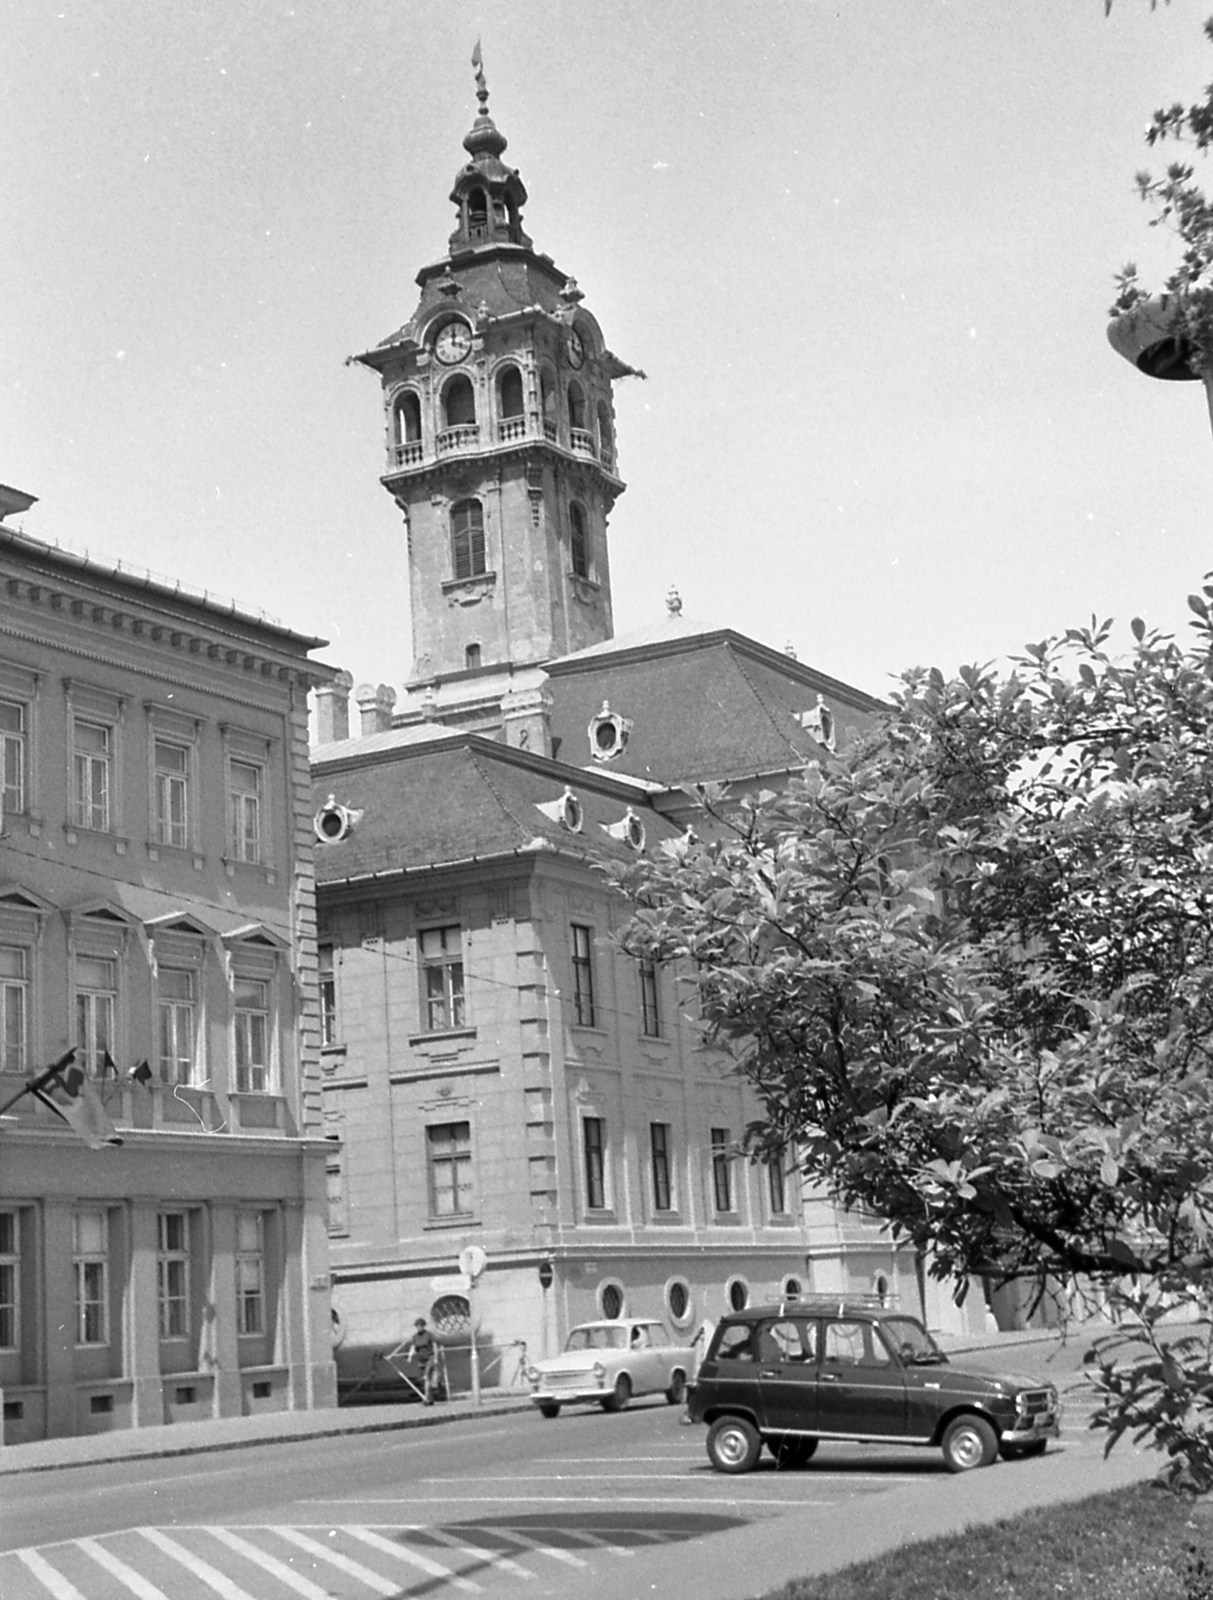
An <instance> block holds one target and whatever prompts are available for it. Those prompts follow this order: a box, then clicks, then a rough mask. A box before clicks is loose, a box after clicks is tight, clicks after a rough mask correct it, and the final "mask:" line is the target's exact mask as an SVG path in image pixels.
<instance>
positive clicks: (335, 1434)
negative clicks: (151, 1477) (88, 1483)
mask: <svg viewBox="0 0 1213 1600" xmlns="http://www.w3.org/2000/svg"><path fill="white" fill-rule="evenodd" d="M533 1410H534V1407H533V1406H532V1405H531V1403H530V1401H529V1400H525V1401H523V1400H518V1401H501V1402H499V1403H497V1402H494V1403H492V1404H490V1405H489V1406H487V1407H480V1408H479V1409H477V1410H475V1411H448V1412H447V1413H446V1414H445V1415H439V1416H421V1417H397V1418H393V1419H392V1420H391V1421H387V1420H383V1421H375V1420H368V1421H366V1422H361V1423H346V1424H345V1425H340V1424H334V1425H333V1426H331V1427H328V1426H324V1425H323V1424H322V1425H321V1426H320V1427H317V1428H302V1429H300V1430H299V1431H298V1432H283V1433H258V1434H250V1435H249V1436H248V1437H247V1438H230V1439H211V1440H205V1441H204V1440H198V1441H193V1442H190V1443H187V1444H172V1443H170V1442H168V1441H167V1440H166V1441H165V1443H164V1444H163V1445H157V1444H154V1443H152V1441H151V1440H150V1439H149V1440H148V1441H147V1445H148V1448H146V1449H144V1448H131V1449H128V1450H111V1452H110V1453H109V1454H98V1455H92V1454H90V1455H84V1456H80V1457H79V1459H75V1458H70V1457H64V1458H61V1459H59V1460H55V1461H28V1462H19V1461H10V1460H9V1459H8V1456H9V1451H15V1450H22V1449H25V1448H27V1447H26V1446H24V1445H19V1444H15V1445H8V1446H6V1447H5V1448H4V1449H2V1450H0V1478H5V1477H13V1476H15V1475H16V1474H17V1473H23V1472H64V1471H70V1470H72V1469H73V1468H77V1467H107V1466H114V1465H118V1464H121V1463H122V1462H124V1461H166V1460H170V1459H171V1458H173V1457H175V1456H200V1455H214V1454H216V1453H217V1452H218V1451H220V1450H251V1449H254V1448H255V1447H256V1446H257V1445H268V1444H306V1443H307V1442H308V1441H309V1440H311V1439H342V1438H349V1437H351V1436H353V1435H354V1434H359V1433H401V1432H404V1431H406V1430H408V1429H411V1428H437V1427H445V1426H449V1425H450V1424H451V1423H455V1422H477V1421H480V1420H482V1419H483V1418H485V1417H490V1416H491V1417H503V1416H514V1415H517V1414H519V1413H521V1412H523V1411H533ZM314 1414H315V1413H312V1415H314ZM136 1431H137V1430H124V1432H123V1434H122V1437H123V1438H126V1437H129V1436H130V1434H132V1433H134V1432H136ZM145 1431H146V1432H151V1430H150V1429H148V1430H145ZM94 1437H95V1436H94ZM79 1438H80V1435H78V1434H76V1435H71V1436H69V1437H68V1438H67V1439H65V1440H63V1441H62V1442H63V1443H64V1444H69V1443H73V1442H75V1441H76V1440H78V1439H79ZM51 1442H52V1441H49V1440H38V1441H36V1443H35V1445H34V1446H33V1448H37V1446H38V1445H42V1444H48V1443H51ZM138 1443H139V1445H140V1446H142V1444H143V1437H142V1435H141V1436H140V1438H139V1441H138Z"/></svg>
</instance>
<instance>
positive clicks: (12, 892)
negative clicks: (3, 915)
mask: <svg viewBox="0 0 1213 1600" xmlns="http://www.w3.org/2000/svg"><path fill="white" fill-rule="evenodd" d="M0 907H2V908H3V909H4V910H6V911H32V912H34V913H35V914H36V915H38V916H42V917H45V916H49V915H50V913H51V912H52V911H54V909H55V907H54V906H53V905H52V904H51V902H50V901H49V900H46V899H44V898H43V897H42V895H40V894H35V893H34V891H33V890H32V889H27V888H25V887H24V885H23V884H20V883H0Z"/></svg>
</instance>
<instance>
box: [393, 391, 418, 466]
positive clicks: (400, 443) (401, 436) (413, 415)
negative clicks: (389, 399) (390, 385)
mask: <svg viewBox="0 0 1213 1600" xmlns="http://www.w3.org/2000/svg"><path fill="white" fill-rule="evenodd" d="M392 444H393V445H394V446H395V450H396V460H397V463H398V464H401V465H403V464H405V463H407V462H410V461H420V460H421V401H420V400H419V399H418V398H417V396H416V395H415V394H414V393H413V391H412V390H411V389H406V390H405V391H404V392H403V394H398V395H397V396H396V399H395V401H394V402H393V404H392Z"/></svg>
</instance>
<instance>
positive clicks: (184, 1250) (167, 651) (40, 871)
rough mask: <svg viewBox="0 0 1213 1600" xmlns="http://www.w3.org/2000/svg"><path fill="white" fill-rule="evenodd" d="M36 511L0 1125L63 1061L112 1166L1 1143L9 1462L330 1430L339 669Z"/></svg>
mask: <svg viewBox="0 0 1213 1600" xmlns="http://www.w3.org/2000/svg"><path fill="white" fill-rule="evenodd" d="M30 504H31V497H30V496H28V495H22V494H19V493H18V492H17V491H15V490H9V489H4V488H0V576H2V579H3V582H2V585H0V752H2V762H0V772H2V776H3V833H2V836H0V1101H8V1100H12V1099H14V1097H15V1096H18V1095H20V1092H21V1091H22V1089H23V1088H24V1086H25V1085H26V1084H27V1083H28V1082H29V1081H30V1079H31V1077H32V1075H34V1074H35V1073H37V1072H38V1071H39V1070H40V1069H42V1068H45V1067H46V1066H47V1065H48V1064H50V1063H51V1062H53V1061H56V1060H57V1059H59V1058H61V1057H62V1056H64V1055H65V1054H66V1052H68V1051H69V1050H74V1051H75V1064H76V1065H77V1066H79V1067H81V1068H83V1071H84V1074H85V1078H86V1084H85V1087H84V1089H82V1090H81V1094H82V1096H85V1097H87V1101H88V1103H89V1104H90V1105H92V1106H94V1107H96V1106H98V1105H99V1106H100V1107H101V1112H102V1115H103V1116H105V1117H108V1118H109V1119H111V1121H112V1123H113V1124H115V1125H116V1127H117V1131H118V1134H119V1135H120V1136H121V1141H122V1142H121V1144H120V1145H113V1144H107V1145H103V1146H102V1147H101V1148H95V1149H94V1148H89V1147H88V1146H87V1145H86V1144H85V1143H83V1142H81V1140H80V1138H78V1137H77V1134H76V1133H75V1132H74V1131H73V1130H72V1128H71V1127H69V1126H68V1124H67V1123H65V1122H64V1121H63V1120H61V1119H60V1117H59V1116H57V1115H56V1114H55V1112H54V1111H53V1110H52V1109H50V1108H49V1107H48V1106H47V1105H45V1104H44V1103H42V1102H41V1101H40V1100H38V1099H35V1098H33V1097H32V1096H30V1095H29V1094H24V1095H21V1096H20V1098H16V1099H15V1100H14V1103H13V1104H12V1105H11V1107H10V1108H9V1110H8V1112H7V1114H6V1115H5V1117H4V1118H3V1120H2V1121H0V1389H2V1391H3V1406H4V1413H3V1415H4V1422H3V1438H4V1440H5V1441H7V1442H9V1443H16V1442H20V1441H23V1440H30V1439H39V1438H44V1437H48V1436H56V1435H63V1434H73V1433H86V1432H93V1431H98V1430H104V1429H110V1428H124V1427H145V1426H148V1425H153V1424H157V1423H163V1422H170V1421H182V1420H188V1419H194V1418H200V1417H210V1416H225V1415H239V1414H240V1413H242V1412H249V1411H259V1410H276V1409H283V1408H296V1407H306V1406H322V1405H331V1404H333V1403H334V1400H335V1382H334V1368H333V1363H332V1352H331V1334H330V1311H329V1301H328V1283H329V1280H328V1240H327V1230H326V1225H325V1224H326V1217H325V1145H324V1142H323V1139H322V1137H321V1131H322V1130H321V1108H320V1096H319V1092H318V1080H319V1070H318V1063H317V1045H318V1032H317V1029H318V1006H317V987H316V974H315V929H314V917H315V911H314V888H313V878H312V843H313V840H312V831H311V818H310V805H309V803H308V793H307V789H306V785H307V783H308V770H307V699H308V691H309V688H310V687H311V686H312V685H314V684H315V683H317V682H318V681H320V680H323V679H326V678H328V677H329V676H331V673H330V672H329V670H328V669H327V668H325V667H323V666H321V665H320V664H318V663H316V662H312V661H310V660H309V659H308V652H309V651H310V650H312V649H313V648H315V647H316V646H317V645H320V644H322V643H323V641H322V640H318V639H310V638H304V637H302V636H301V635H299V634H297V633H292V632H290V631H289V630H288V629H286V628H284V627H282V626H280V625H278V624H277V623H273V622H271V621H269V620H268V619H266V618H264V617H260V616H255V615H245V614H242V613H241V612H239V611H237V610H236V609H235V608H234V607H230V606H225V605H221V604H218V603H216V602H215V601H213V600H210V599H208V598H206V597H204V596H201V595H193V594H190V593H189V592H188V591H187V590H184V589H182V588H181V587H180V586H174V585H171V584H167V583H160V582H157V581H155V580H153V579H152V578H151V577H150V576H149V577H143V576H139V575H137V574H134V573H131V572H127V571H124V570H115V569H112V568H109V567H106V566H103V565H100V564H99V563H97V562H95V561H91V560H88V559H86V558H84V557H80V556H76V555H73V554H70V553H69V552H67V551H66V550H63V549H60V548H58V547H54V548H52V547H50V546H48V545H46V544H43V543H41V542H39V541H37V540H35V539H32V538H29V537H28V536H26V535H25V534H24V533H23V532H20V531H18V530H17V529H16V528H15V527H14V526H13V525H12V524H11V522H6V521H4V520H3V518H4V517H5V516H6V515H7V516H11V515H12V514H13V513H15V512H20V511H23V510H25V509H26V508H27V507H28V506H29V505H30ZM141 1063H146V1066H141V1065H140V1064H141ZM133 1068H138V1069H139V1071H138V1075H137V1076H135V1077H131V1076H130V1075H129V1074H130V1073H131V1070H132V1069H133ZM48 1091H49V1092H50V1093H51V1095H52V1098H54V1096H55V1093H56V1090H55V1086H54V1085H53V1084H51V1085H48Z"/></svg>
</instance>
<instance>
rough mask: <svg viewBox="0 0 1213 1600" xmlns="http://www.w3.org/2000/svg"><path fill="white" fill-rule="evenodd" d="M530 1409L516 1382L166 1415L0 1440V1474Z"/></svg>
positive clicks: (238, 1447)
mask: <svg viewBox="0 0 1213 1600" xmlns="http://www.w3.org/2000/svg"><path fill="white" fill-rule="evenodd" d="M531 1409H532V1406H531V1403H530V1400H529V1399H528V1398H527V1396H526V1394H525V1393H524V1392H523V1391H522V1390H520V1389H514V1390H509V1389H506V1390H498V1389H487V1390H485V1391H484V1392H483V1394H482V1396H481V1404H480V1405H476V1404H475V1403H474V1402H473V1401H472V1399H471V1397H470V1396H460V1397H459V1398H458V1399H455V1400H444V1401H439V1402H437V1403H436V1404H435V1405H433V1406H428V1407H427V1406H423V1405H422V1404H421V1403H420V1401H411V1402H410V1403H408V1404H407V1405H364V1406H342V1407H332V1408H330V1409H329V1410H326V1411H263V1412H260V1413H258V1414H257V1415H256V1416H251V1417H212V1418H209V1419H208V1420H207V1421H205V1422H173V1423H166V1424H165V1425H164V1426H163V1427H159V1428H122V1429H115V1430H114V1432H112V1433H89V1434H76V1435H74V1436H73V1437H71V1438H67V1439H39V1440H37V1441H36V1442H35V1443H33V1444H10V1445H5V1446H3V1447H0V1477H3V1476H6V1475H7V1474H10V1473H14V1472H49V1471H51V1470H52V1469H54V1468H56V1467H86V1466H100V1465H102V1464H104V1463H109V1462H114V1461H138V1460H149V1459H152V1458H155V1457H164V1456H187V1455H197V1454H202V1453H204V1452H206V1451H211V1450H241V1449H248V1448H250V1447H251V1446H253V1445H259V1444H276V1443H286V1442H289V1441H292V1440H299V1439H329V1438H334V1437H337V1436H339V1435H342V1434H352V1433H389V1432H393V1431H395V1430H397V1429H401V1428H432V1427H437V1426H440V1425H441V1424H443V1423H447V1422H464V1421H467V1420H469V1419H472V1418H475V1417H484V1416H503V1415H508V1414H509V1413H510V1412H515V1411H530V1410H531Z"/></svg>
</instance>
